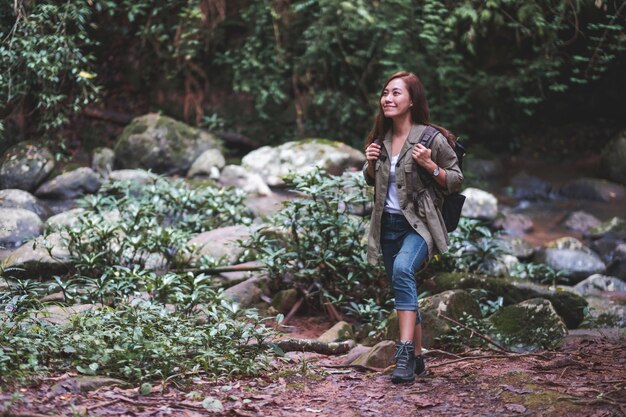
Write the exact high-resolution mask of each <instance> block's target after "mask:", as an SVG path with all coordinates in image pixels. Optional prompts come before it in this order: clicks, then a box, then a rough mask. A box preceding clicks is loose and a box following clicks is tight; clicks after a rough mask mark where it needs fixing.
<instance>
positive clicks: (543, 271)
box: [510, 262, 567, 287]
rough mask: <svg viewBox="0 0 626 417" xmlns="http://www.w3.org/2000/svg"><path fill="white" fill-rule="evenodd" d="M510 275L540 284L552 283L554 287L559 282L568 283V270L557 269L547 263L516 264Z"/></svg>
mask: <svg viewBox="0 0 626 417" xmlns="http://www.w3.org/2000/svg"><path fill="white" fill-rule="evenodd" d="M510 275H511V277H513V278H519V279H529V280H531V281H535V282H538V283H540V284H551V285H552V286H554V287H556V285H557V284H558V283H563V282H565V283H567V278H566V275H567V272H566V271H562V270H560V271H556V270H554V269H553V268H551V267H549V266H548V265H546V264H542V263H535V262H528V263H519V264H516V265H515V268H514V269H513V270H512V271H510Z"/></svg>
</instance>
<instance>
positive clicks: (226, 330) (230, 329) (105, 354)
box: [0, 299, 273, 382]
mask: <svg viewBox="0 0 626 417" xmlns="http://www.w3.org/2000/svg"><path fill="white" fill-rule="evenodd" d="M200 311H201V312H202V316H203V317H204V319H203V320H201V321H199V320H198V319H197V318H195V317H190V316H186V315H180V314H177V313H172V312H171V311H169V310H168V309H167V308H166V307H165V306H164V305H162V304H158V303H151V302H149V301H146V300H141V299H137V300H135V301H133V302H132V303H129V304H122V305H119V306H118V307H117V308H115V309H112V308H107V307H104V308H99V309H94V310H92V311H89V312H85V313H82V314H77V315H73V316H71V321H70V324H69V325H65V326H62V325H61V326H59V325H50V324H47V323H46V321H45V315H40V317H39V318H38V317H36V315H34V314H33V313H34V312H33V311H30V312H29V314H22V315H15V314H7V315H2V316H0V346H2V348H1V349H0V375H5V376H6V375H8V374H9V373H12V374H15V375H28V374H29V373H32V372H45V371H50V370H53V369H54V370H55V371H64V370H65V371H73V370H77V371H78V372H79V373H82V374H88V375H96V374H98V375H108V376H113V377H120V378H123V379H125V380H127V381H131V382H135V381H144V380H153V379H161V380H165V379H168V378H169V379H171V378H174V377H178V378H182V377H186V376H189V375H193V374H197V373H199V372H203V373H206V374H208V375H209V376H220V375H231V374H254V373H258V372H259V371H261V370H263V369H265V368H266V366H267V362H268V358H269V356H268V355H269V352H268V351H267V347H266V345H265V344H264V342H265V340H266V339H267V338H268V337H269V336H271V335H272V334H273V331H272V330H271V329H270V328H267V327H266V326H265V325H264V324H263V323H262V320H261V319H260V318H259V317H258V316H257V315H256V313H254V312H252V311H249V310H238V309H237V308H236V307H235V306H233V305H229V304H228V303H226V302H223V301H218V302H214V303H212V304H210V305H206V306H205V307H203V308H202V309H201V310H200Z"/></svg>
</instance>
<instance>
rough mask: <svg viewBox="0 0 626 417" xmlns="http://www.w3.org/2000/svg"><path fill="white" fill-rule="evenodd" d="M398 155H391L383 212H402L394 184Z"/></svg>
mask: <svg viewBox="0 0 626 417" xmlns="http://www.w3.org/2000/svg"><path fill="white" fill-rule="evenodd" d="M399 156H400V155H396V156H392V157H391V167H390V168H389V185H388V186H387V196H386V197H385V209H384V212H385V213H394V214H402V210H400V202H399V201H398V186H397V185H396V164H397V163H398V157H399Z"/></svg>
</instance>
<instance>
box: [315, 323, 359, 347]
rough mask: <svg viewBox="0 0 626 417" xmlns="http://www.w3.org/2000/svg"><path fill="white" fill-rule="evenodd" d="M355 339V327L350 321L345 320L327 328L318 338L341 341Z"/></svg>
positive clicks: (326, 340) (324, 340) (329, 341)
mask: <svg viewBox="0 0 626 417" xmlns="http://www.w3.org/2000/svg"><path fill="white" fill-rule="evenodd" d="M353 339H354V329H353V328H352V325H351V324H350V323H346V322H345V321H340V322H337V323H335V325H334V326H333V327H331V328H330V329H328V330H326V331H325V332H324V333H322V334H321V335H320V336H319V337H318V338H317V340H321V341H322V342H327V343H331V342H341V341H344V340H353Z"/></svg>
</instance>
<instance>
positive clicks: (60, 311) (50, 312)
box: [34, 304, 100, 326]
mask: <svg viewBox="0 0 626 417" xmlns="http://www.w3.org/2000/svg"><path fill="white" fill-rule="evenodd" d="M98 308H100V305H98V304H80V305H75V306H69V307H63V306H58V305H57V306H49V307H46V308H44V309H43V310H41V311H38V312H36V313H34V315H35V316H36V317H38V318H40V319H41V320H43V321H44V322H47V323H49V324H56V325H59V326H65V325H68V324H70V317H71V316H72V315H74V314H82V313H85V312H87V311H92V310H95V309H98Z"/></svg>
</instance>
